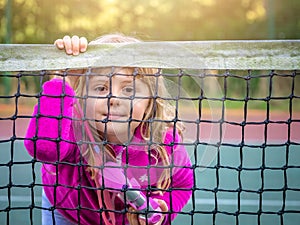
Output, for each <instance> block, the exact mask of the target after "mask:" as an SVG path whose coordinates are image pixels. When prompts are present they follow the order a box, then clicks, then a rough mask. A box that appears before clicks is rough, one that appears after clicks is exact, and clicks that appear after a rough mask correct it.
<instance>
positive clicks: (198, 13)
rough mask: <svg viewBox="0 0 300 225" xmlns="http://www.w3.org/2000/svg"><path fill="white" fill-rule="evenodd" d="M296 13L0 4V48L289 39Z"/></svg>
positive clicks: (210, 4) (296, 6) (133, 2)
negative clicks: (63, 40)
mask: <svg viewBox="0 0 300 225" xmlns="http://www.w3.org/2000/svg"><path fill="white" fill-rule="evenodd" d="M299 11H300V1H298V0H285V1H282V0H188V1H186V0H164V1H161V0H147V1H146V0H126V1H124V0H84V1H82V0H52V1H49V0H0V42H1V43H22V44H23V43H53V41H54V40H55V39H56V38H58V37H62V36H63V35H65V34H69V35H73V34H78V35H80V36H86V37H87V38H88V39H89V40H92V39H94V38H96V37H98V36H100V35H102V34H106V33H111V32H122V33H125V34H127V35H136V36H138V37H140V38H142V39H144V40H228V39H295V38H299V37H300V16H299Z"/></svg>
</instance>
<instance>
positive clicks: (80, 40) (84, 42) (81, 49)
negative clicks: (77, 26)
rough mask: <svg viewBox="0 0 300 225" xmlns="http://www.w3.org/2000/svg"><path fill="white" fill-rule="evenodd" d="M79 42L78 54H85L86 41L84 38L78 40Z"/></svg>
mask: <svg viewBox="0 0 300 225" xmlns="http://www.w3.org/2000/svg"><path fill="white" fill-rule="evenodd" d="M79 42H80V52H85V51H86V49H87V45H88V41H87V39H86V38H85V37H81V38H80V39H79Z"/></svg>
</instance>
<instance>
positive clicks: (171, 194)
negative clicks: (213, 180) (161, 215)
mask: <svg viewBox="0 0 300 225" xmlns="http://www.w3.org/2000/svg"><path fill="white" fill-rule="evenodd" d="M180 143H181V137H180V136H179V135H178V133H176V134H175V135H173V128H172V129H170V130H169V131H168V132H167V133H166V136H165V143H164V144H166V149H167V151H168V153H169V156H170V166H171V167H172V168H173V169H172V174H171V185H170V187H169V190H168V191H166V192H164V194H163V195H162V196H159V195H157V196H153V197H154V198H157V199H162V200H164V201H165V202H166V203H167V205H168V208H169V213H168V214H167V215H166V218H165V219H164V223H163V224H164V225H165V224H170V221H171V220H174V219H175V217H176V216H177V214H178V212H181V210H182V208H183V207H184V206H185V205H186V204H187V202H188V200H189V199H190V197H191V195H192V188H193V186H194V175H193V174H194V173H193V169H192V167H191V161H190V158H189V155H188V153H187V151H186V149H185V147H184V146H183V145H182V144H180Z"/></svg>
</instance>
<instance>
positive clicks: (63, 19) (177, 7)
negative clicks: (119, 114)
mask: <svg viewBox="0 0 300 225" xmlns="http://www.w3.org/2000/svg"><path fill="white" fill-rule="evenodd" d="M8 1H10V3H11V6H12V7H11V27H10V28H11V42H12V43H14V44H24V43H34V44H38V43H53V42H54V40H55V39H57V38H61V37H63V36H64V35H66V34H67V35H74V34H77V35H79V36H85V37H87V38H88V40H92V39H95V38H97V37H98V36H101V35H103V34H107V33H115V32H121V33H125V34H127V35H133V36H137V37H139V38H141V39H143V40H160V41H163V40H168V41H172V40H179V41H184V40H232V39H247V40H250V39H268V38H273V39H299V38H300V32H299V31H300V17H299V15H298V14H299V11H300V1H299V0H285V1H282V0H226V1H225V0H188V1H186V0H165V1H159V0H148V1H144V0H126V1H122V0H85V1H82V0H52V1H49V0H0V43H5V42H7V12H8V11H7V7H6V5H7V2H8ZM262 80H263V79H254V78H253V79H251V84H250V86H249V87H250V92H249V95H257V96H263V95H264V94H266V93H265V92H266V90H265V87H266V86H265V84H266V82H264V81H262ZM24 82H25V84H27V87H28V88H32V87H37V86H39V85H40V84H39V81H37V80H34V81H33V82H34V83H35V85H28V82H29V81H27V80H26V79H24ZM30 82H32V81H30ZM219 82H220V84H221V85H223V83H222V82H224V81H223V80H222V79H220V81H219ZM280 82H281V85H282V87H283V88H276V90H277V92H278V93H277V95H283V94H285V92H288V91H291V89H289V88H290V85H289V82H290V79H282V80H281V81H280ZM297 82H298V83H299V79H298V80H297ZM1 84H2V85H1ZM3 84H4V82H3V79H1V80H0V88H1V89H2V90H3V87H4V86H7V84H6V85H3ZM182 85H183V87H188V89H189V90H191V92H198V90H197V88H196V86H197V85H196V86H195V83H194V80H193V79H188V78H185V79H184V80H183V84H182ZM1 86H2V87H1ZM25 86H26V85H25ZM227 86H228V93H227V95H228V96H232V97H234V98H244V96H245V89H246V83H245V80H244V79H235V78H229V79H227ZM32 89H33V88H32ZM35 89H36V90H35V91H37V88H35ZM232 105H239V102H235V103H233V104H232ZM258 105H259V106H257V107H260V104H258ZM254 107H256V106H254Z"/></svg>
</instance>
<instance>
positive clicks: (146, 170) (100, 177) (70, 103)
mask: <svg viewBox="0 0 300 225" xmlns="http://www.w3.org/2000/svg"><path fill="white" fill-rule="evenodd" d="M138 41H139V40H137V39H135V38H132V37H126V36H123V35H119V34H116V35H106V36H103V37H101V38H99V39H97V40H96V41H93V42H92V43H114V42H124V43H131V42H138ZM55 45H56V46H57V47H58V48H59V49H64V50H65V51H66V53H67V54H73V55H78V54H79V52H84V51H86V49H87V40H86V39H85V38H78V37H77V36H73V37H72V38H70V37H68V36H66V37H64V38H63V39H58V40H56V41H55ZM65 75H67V76H65ZM68 75H69V76H68ZM163 97H167V93H166V88H165V86H164V81H163V77H162V76H161V75H160V74H159V71H158V70H155V69H146V68H137V69H135V68H94V69H85V70H74V71H70V73H69V74H66V73H64V74H60V76H59V75H56V76H55V77H54V78H53V79H52V80H50V81H48V82H46V83H45V84H44V85H43V92H42V95H41V97H40V99H39V102H38V104H37V105H36V106H35V108H34V113H33V117H32V119H31V121H30V123H29V127H28V130H27V134H26V139H25V146H26V148H27V150H28V152H29V154H30V155H32V156H33V157H34V158H36V159H38V160H40V161H42V162H43V167H42V181H43V198H42V199H43V201H42V206H43V212H42V223H43V225H47V224H54V223H55V224H58V225H62V224H63V225H71V224H84V225H92V224H93V225H94V224H105V225H112V224H131V225H138V224H155V225H160V224H170V223H171V221H172V220H173V219H174V218H175V217H176V213H178V212H180V211H181V210H182V208H183V207H184V206H185V204H186V203H187V202H188V200H189V198H190V196H191V193H192V188H193V181H194V179H193V170H192V168H191V162H190V160H189V157H188V154H187V152H186V150H185V148H184V146H183V145H181V144H180V142H181V134H182V130H181V128H180V126H179V122H177V121H176V120H174V113H175V109H174V108H173V106H171V104H169V103H168V101H166V100H164V98H163ZM174 121H175V122H174ZM109 162H112V163H114V164H110V165H119V168H121V169H122V171H123V172H124V174H125V175H124V176H125V177H126V178H128V179H127V180H130V181H133V182H134V185H133V186H134V187H138V188H139V189H140V190H141V191H142V193H143V194H144V195H145V196H147V198H151V199H153V201H154V202H156V204H158V206H159V207H158V208H157V212H159V213H160V215H162V216H161V217H159V218H160V219H159V221H155V222H153V221H146V220H147V219H146V218H147V216H144V217H143V216H141V215H140V213H139V211H136V210H134V208H133V207H129V205H128V201H126V195H125V194H124V195H121V194H120V193H126V190H124V186H122V188H115V187H112V186H110V185H107V184H108V183H113V182H115V183H118V182H121V181H118V179H115V176H114V175H115V174H114V173H107V172H106V169H107V165H108V163H109ZM114 169H117V168H111V169H110V171H116V173H118V172H119V170H114ZM107 171H108V170H107ZM121 183H122V182H121ZM125 189H126V187H125ZM148 201H149V199H148ZM149 211H151V210H150V209H149ZM146 214H147V212H146Z"/></svg>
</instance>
